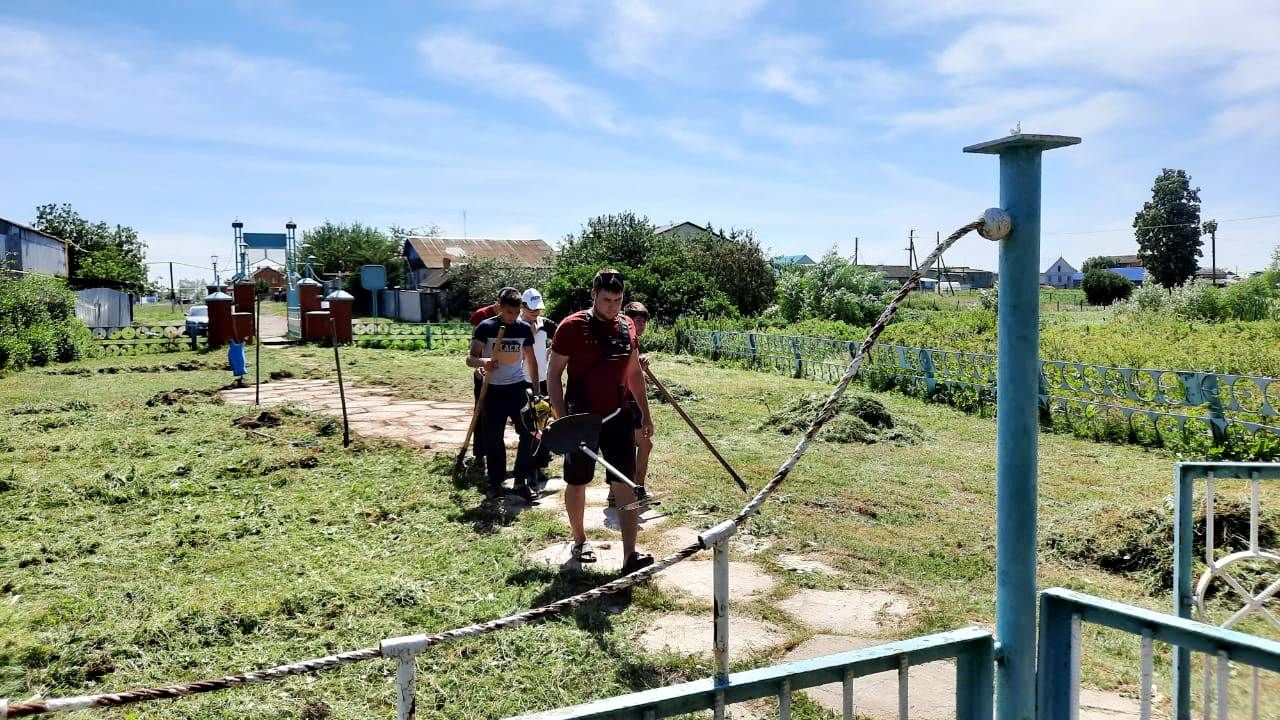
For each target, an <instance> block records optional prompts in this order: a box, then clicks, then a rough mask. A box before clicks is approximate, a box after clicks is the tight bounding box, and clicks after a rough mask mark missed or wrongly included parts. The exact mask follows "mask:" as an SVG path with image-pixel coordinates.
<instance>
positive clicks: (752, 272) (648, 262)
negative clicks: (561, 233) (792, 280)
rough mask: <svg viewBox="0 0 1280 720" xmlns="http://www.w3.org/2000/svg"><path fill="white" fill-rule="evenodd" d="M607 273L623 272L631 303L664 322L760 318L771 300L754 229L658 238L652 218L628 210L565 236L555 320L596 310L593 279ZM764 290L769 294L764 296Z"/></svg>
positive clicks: (552, 291) (550, 298) (549, 292)
mask: <svg viewBox="0 0 1280 720" xmlns="http://www.w3.org/2000/svg"><path fill="white" fill-rule="evenodd" d="M731 263H736V265H731ZM603 267H613V268H616V269H618V270H619V271H621V272H622V273H623V274H624V275H625V276H626V278H627V297H628V299H631V300H639V301H640V302H643V303H644V304H645V305H646V306H648V308H649V312H650V314H652V316H653V317H654V318H656V319H658V320H660V321H662V322H674V321H675V319H676V318H678V317H680V316H682V315H696V316H702V317H721V316H725V315H729V316H733V315H738V314H740V313H742V312H744V311H756V312H758V311H759V309H763V307H764V306H765V305H766V304H767V303H768V302H769V300H770V299H771V297H772V289H771V287H772V283H773V276H772V273H773V271H772V269H771V268H769V267H768V260H766V259H765V257H764V253H763V252H762V251H761V250H760V247H759V245H758V244H757V243H756V242H755V240H754V238H752V237H751V234H750V233H749V232H748V231H737V230H735V231H732V232H730V233H728V234H727V235H726V234H723V233H715V232H707V233H700V234H697V235H695V236H691V237H680V236H676V235H674V234H667V235H658V234H657V233H656V232H655V228H654V226H653V224H652V223H651V222H649V219H648V218H646V217H642V216H639V215H636V214H635V213H630V212H624V213H618V214H615V215H601V216H598V217H593V218H591V219H590V220H588V221H587V224H586V225H584V226H583V228H582V230H581V232H579V233H577V234H571V235H568V236H566V237H565V239H564V241H563V242H562V243H561V246H560V252H559V253H558V254H557V256H556V259H555V263H554V266H553V268H552V276H551V279H550V281H549V282H548V283H547V287H546V288H545V289H544V294H545V296H546V298H547V303H548V307H549V309H550V314H551V316H553V317H563V316H564V315H566V314H568V313H571V312H573V311H575V310H580V309H582V308H585V307H586V306H587V305H589V304H590V302H591V300H590V293H589V292H588V288H589V287H590V285H591V279H592V277H594V276H595V273H596V271H597V270H599V269H600V268H603ZM762 272H763V273H766V274H767V275H768V277H767V279H763V280H762V279H761V278H760V277H759V276H760V274H761V273H762ZM735 273H738V274H740V275H743V276H750V277H745V278H744V277H734V275H735ZM762 286H764V287H766V288H769V289H768V292H767V294H764V295H763V296H762V294H761V287H762ZM744 308H745V310H744Z"/></svg>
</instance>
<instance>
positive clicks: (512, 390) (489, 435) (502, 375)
mask: <svg viewBox="0 0 1280 720" xmlns="http://www.w3.org/2000/svg"><path fill="white" fill-rule="evenodd" d="M508 290H509V291H508ZM519 315H520V294H519V293H518V292H516V290H515V289H504V291H503V293H502V294H501V295H500V296H499V297H498V314H497V316H495V317H492V318H489V319H488V320H485V321H483V322H481V323H480V324H479V325H477V326H476V329H475V333H474V334H473V335H472V339H471V353H470V354H469V355H467V367H473V368H475V367H483V368H484V369H485V373H486V374H487V376H488V378H489V389H488V390H487V391H486V393H485V397H484V406H483V407H482V408H481V409H480V423H479V426H480V427H479V431H480V433H481V436H482V438H483V441H482V443H481V446H482V447H483V448H484V451H485V470H486V473H487V475H488V478H489V489H488V491H487V495H488V496H489V497H490V498H491V499H492V498H497V497H499V496H501V495H502V493H503V487H502V481H503V479H504V478H505V476H506V471H507V446H506V443H504V442H503V437H502V436H503V434H504V433H505V432H506V429H507V420H511V421H512V423H514V424H515V426H516V433H517V434H518V435H519V436H520V444H519V445H518V446H517V449H516V466H515V476H516V486H515V489H514V492H515V494H517V495H519V496H520V497H522V498H524V499H525V501H526V502H532V501H533V492H532V491H531V490H530V489H529V486H528V484H527V483H526V482H525V480H526V478H527V477H528V476H529V473H530V471H531V470H532V468H533V466H532V462H533V435H532V434H530V432H529V430H528V429H527V428H525V426H524V423H523V422H522V421H521V419H520V412H521V410H522V409H523V408H524V406H525V403H526V402H527V400H526V396H525V390H526V388H528V387H529V383H528V382H527V381H526V380H525V375H524V366H525V364H528V366H529V367H530V368H533V370H534V373H535V374H536V373H537V372H538V359H537V357H536V356H535V355H534V353H533V329H532V328H530V327H529V325H528V323H525V322H523V321H521V320H520V319H519ZM502 328H505V329H506V332H505V333H504V335H503V337H502V342H501V343H498V342H497V337H498V331H499V329H502Z"/></svg>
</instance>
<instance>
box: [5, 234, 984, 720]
mask: <svg viewBox="0 0 1280 720" xmlns="http://www.w3.org/2000/svg"><path fill="white" fill-rule="evenodd" d="M990 213H991V211H988V214H987V217H988V222H990V218H991V216H990ZM1005 217H1006V220H1005V222H1007V216H1005ZM987 226H988V227H989V225H987ZM983 227H984V220H983V219H978V220H975V221H974V222H971V223H968V224H967V225H964V226H962V227H960V228H959V229H957V230H956V231H955V232H953V233H951V235H949V236H947V238H946V239H945V240H943V241H942V243H940V244H939V245H938V246H937V247H935V248H934V250H933V252H931V253H929V255H928V256H927V257H926V258H925V259H924V260H923V261H922V262H921V263H920V264H919V266H918V267H917V268H916V270H915V271H914V272H913V273H912V274H911V277H909V278H907V281H906V282H905V283H903V285H902V287H901V289H899V290H898V292H897V294H895V295H894V297H893V299H892V300H890V301H889V304H888V305H886V306H885V308H884V311H882V312H881V313H880V317H879V318H877V319H876V322H875V324H874V325H872V326H871V329H870V330H869V331H868V332H867V337H866V339H865V340H863V341H862V344H861V345H860V346H859V347H858V352H857V354H856V355H854V357H853V360H851V361H850V362H849V365H848V367H847V368H846V369H845V372H844V375H843V376H842V377H841V378H840V382H839V383H837V384H836V386H835V388H834V389H833V390H832V391H831V394H830V395H828V396H827V400H826V402H825V403H823V406H822V408H821V409H820V410H819V411H818V414H817V416H816V417H814V419H813V422H812V423H811V424H810V425H809V429H808V430H806V431H805V433H804V435H803V436H802V437H801V438H800V441H799V442H798V443H797V444H796V447H795V449H794V450H793V451H792V452H791V455H790V456H788V457H787V459H786V461H785V462H783V463H782V465H781V466H779V467H778V470H777V471H776V472H775V473H774V474H773V477H772V478H771V479H770V480H769V482H768V483H766V484H765V485H764V486H763V487H762V488H760V490H759V491H758V492H757V493H756V494H755V496H754V497H752V498H751V500H750V501H749V502H748V503H747V504H746V505H744V506H743V508H742V510H741V511H739V512H738V514H737V515H736V516H734V518H733V523H734V525H737V526H741V525H742V524H744V523H745V522H747V520H749V519H750V518H751V516H752V515H754V514H756V513H757V512H759V510H760V508H761V507H762V506H763V505H764V503H765V501H766V500H768V499H769V496H770V495H772V494H773V493H774V491H776V490H777V489H778V487H780V486H781V485H782V483H783V482H784V481H785V480H786V479H787V476H788V475H790V474H791V471H792V470H793V469H794V468H795V466H796V465H797V464H798V463H799V462H800V460H801V458H803V457H804V455H805V453H806V452H807V451H808V449H809V446H810V445H811V444H812V442H813V439H814V438H815V437H817V434H818V431H819V430H821V429H822V427H823V425H825V424H826V423H827V422H828V421H829V420H830V419H831V418H832V417H834V416H835V409H836V404H837V403H838V402H839V400H840V398H841V397H842V396H843V395H844V392H845V390H846V389H847V388H848V387H849V383H850V382H852V381H853V378H854V377H855V376H856V375H857V374H858V371H859V370H861V368H862V364H863V360H864V358H866V356H867V354H868V353H870V352H871V348H872V346H874V345H875V342H876V338H878V337H880V334H881V333H882V332H884V329H885V327H886V326H888V324H889V322H890V321H891V320H892V319H893V316H894V315H895V314H897V312H898V308H899V306H900V305H901V304H902V301H903V300H905V299H906V297H907V296H908V295H910V294H911V292H912V291H913V290H915V288H916V287H917V286H918V285H919V284H920V279H921V278H922V277H923V276H924V273H925V271H927V270H928V269H929V268H930V267H932V266H933V264H934V263H935V262H937V260H938V257H939V256H941V255H942V253H943V252H945V251H946V250H949V249H950V248H951V246H952V245H954V244H955V243H956V241H958V240H959V239H960V238H962V237H964V236H965V235H967V234H968V233H970V232H973V231H974V230H980V229H981V228H983ZM705 549H707V548H706V547H705V546H704V545H703V544H702V541H701V539H699V540H698V541H697V542H695V543H692V544H690V545H688V546H687V547H684V548H682V549H680V550H678V551H676V552H674V553H672V554H670V555H668V556H666V557H664V558H662V559H661V560H658V561H657V562H655V563H654V564H652V565H650V566H648V567H646V568H642V569H640V570H636V571H635V572H632V573H630V574H628V575H624V576H622V577H619V578H617V579H615V580H612V581H610V582H607V583H605V584H603V585H600V586H598V587H595V588H592V589H590V590H587V591H584V592H582V593H579V594H577V595H573V596H571V597H567V598H564V599H562V600H557V601H555V602H553V603H549V604H547V605H542V606H540V607H536V608H531V609H529V610H524V611H522V612H518V613H515V614H513V615H508V616H506V617H502V618H498V619H495V620H488V621H486V622H481V623H475V624H472V625H467V626H465V627H460V628H455V629H453V630H447V631H445V632H442V633H436V634H432V635H427V634H422V635H415V636H411V637H408V638H398V639H397V640H399V641H406V640H407V641H410V642H412V643H413V644H415V645H416V646H417V647H419V648H426V647H433V646H436V645H443V644H445V643H449V642H453V641H455V640H460V639H462V638H468V637H475V636H478V635H486V634H488V633H491V632H496V631H499V630H504V629H506V628H512V627H519V626H521V625H525V624H528V623H530V622H534V621H537V620H542V619H545V618H549V617H554V616H556V615H560V614H561V613H564V612H566V611H568V610H572V609H574V608H576V607H579V606H581V605H584V604H586V603H588V602H591V601H593V600H598V599H601V598H604V597H607V596H609V595H612V594H614V593H617V592H621V591H623V590H626V589H629V588H631V587H634V586H635V585H638V584H640V583H642V582H644V581H646V580H648V579H649V578H651V577H653V576H654V575H657V574H658V573H659V572H662V571H663V570H666V569H667V568H669V567H671V566H672V565H675V564H676V563H679V562H681V561H683V560H686V559H688V558H690V557H693V556H694V555H696V554H698V553H699V552H701V551H703V550H705ZM385 656H386V655H385V654H384V653H383V651H382V647H381V645H380V646H379V647H369V648H363V649H360V650H352V651H350V652H345V653H339V654H337V655H328V656H325V657H322V658H314V659H311V660H302V661H299V662H295V663H289V664H286V665H277V666H275V667H272V668H267V669H264V670H254V671H250V672H245V673H240V674H238V675H227V676H225V677H221V678H214V679H210V680H196V681H192V682H186V683H178V684H174V685H166V686H163V687H157V688H140V689H136V690H126V691H124V692H118V693H104V694H100V695H79V696H74V697H66V698H51V699H47V700H31V701H26V702H7V701H5V700H3V699H0V720H5V718H16V717H29V716H32V715H41V714H45V713H53V712H64V711H69V710H83V709H87V708H107V707H118V706H121V705H129V704H132V703H138V702H146V701H150V700H165V699H173V698H181V697H187V696H189V695H196V694H199V693H206V692H214V691H217V690H226V689H229V688H232V687H236V686H239V685H248V684H251V683H258V682H264V681H267V680H278V679H280V678H285V677H289V676H291V675H301V674H303V673H310V672H317V671H320V670H330V669H333V668H336V667H339V666H342V665H346V664H349V663H356V662H363V661H365V660H373V659H375V658H380V657H385Z"/></svg>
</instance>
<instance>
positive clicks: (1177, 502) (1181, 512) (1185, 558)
mask: <svg viewBox="0 0 1280 720" xmlns="http://www.w3.org/2000/svg"><path fill="white" fill-rule="evenodd" d="M1173 487H1174V512H1173V558H1174V565H1173V614H1174V615H1177V616H1178V617H1180V618H1188V619H1189V618H1190V617H1191V610H1192V607H1191V604H1192V598H1191V582H1192V578H1191V554H1192V539H1193V533H1194V532H1195V499H1194V498H1195V484H1194V480H1193V478H1192V477H1191V474H1190V473H1188V472H1185V469H1184V465H1183V463H1177V464H1176V465H1174V466H1173ZM1172 671H1173V672H1172V674H1173V708H1174V711H1175V712H1174V717H1176V718H1186V717H1191V715H1190V713H1191V651H1190V650H1188V649H1186V648H1181V647H1180V648H1177V649H1175V650H1174V653H1173V668H1172Z"/></svg>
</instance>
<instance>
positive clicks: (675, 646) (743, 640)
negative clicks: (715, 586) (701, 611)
mask: <svg viewBox="0 0 1280 720" xmlns="http://www.w3.org/2000/svg"><path fill="white" fill-rule="evenodd" d="M682 564H683V563H682ZM677 567H679V566H677ZM658 577H662V575H659V576H658ZM712 633H713V626H712V622H711V614H710V613H707V614H705V615H686V614H684V613H667V614H666V615H663V616H662V617H660V618H658V620H657V621H656V622H654V623H653V624H652V625H650V626H649V627H647V628H645V630H644V631H643V632H642V633H640V635H639V636H638V637H636V641H637V642H638V643H640V646H641V647H643V648H644V649H646V650H648V651H649V652H655V653H656V652H662V651H668V652H674V653H679V654H681V655H711V640H712ZM786 639H787V636H786V634H784V633H782V632H780V631H778V630H777V629H776V628H774V627H773V626H771V625H768V624H766V623H763V622H761V621H759V620H756V619H754V618H750V617H747V616H745V615H742V614H741V613H739V614H737V615H732V614H731V615H730V616H729V643H730V653H732V654H733V655H734V656H735V657H740V656H741V654H742V653H748V652H760V651H768V650H771V649H773V648H775V647H777V646H778V645H781V644H782V643H783V642H784V641H786Z"/></svg>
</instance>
